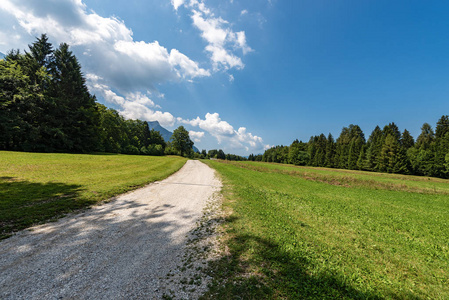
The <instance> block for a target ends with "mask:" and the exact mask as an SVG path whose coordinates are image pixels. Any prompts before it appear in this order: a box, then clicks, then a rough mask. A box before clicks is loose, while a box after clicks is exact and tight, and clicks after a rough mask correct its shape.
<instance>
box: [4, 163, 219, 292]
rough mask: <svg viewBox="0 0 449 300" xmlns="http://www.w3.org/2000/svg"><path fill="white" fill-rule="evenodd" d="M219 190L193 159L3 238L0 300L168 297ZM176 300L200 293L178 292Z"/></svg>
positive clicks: (210, 172)
mask: <svg viewBox="0 0 449 300" xmlns="http://www.w3.org/2000/svg"><path fill="white" fill-rule="evenodd" d="M220 188H221V183H220V181H219V179H217V178H216V177H215V173H214V171H213V170H212V169H211V168H209V167H208V166H206V165H205V164H203V163H201V162H199V161H194V160H190V161H187V163H186V164H185V166H184V167H183V168H182V169H181V170H179V171H178V172H177V173H175V174H174V175H172V176H170V177H169V178H167V179H165V180H163V181H161V182H156V183H153V184H150V185H148V186H146V187H144V188H141V189H138V190H135V191H133V192H129V193H126V194H123V195H120V196H118V197H116V198H115V199H113V200H112V201H111V202H108V203H106V204H103V205H99V206H96V207H94V208H92V209H89V210H87V211H85V212H83V213H80V214H77V215H70V216H67V217H65V218H62V219H60V220H59V221H57V222H54V223H49V224H44V225H41V226H36V227H34V228H32V229H30V230H25V231H22V232H20V233H18V234H16V235H14V236H13V237H11V238H9V239H6V240H4V241H1V242H0V299H160V298H163V295H164V294H165V295H169V294H166V293H167V291H168V290H169V288H170V289H172V288H176V286H177V285H176V284H174V285H173V284H171V285H170V282H171V281H173V278H174V277H170V276H173V274H174V273H176V272H181V271H179V268H178V269H177V267H178V266H179V265H181V263H182V260H183V256H184V257H185V253H186V245H187V240H188V236H189V232H191V231H192V230H193V229H195V228H196V226H197V222H198V220H200V218H201V217H202V214H203V209H204V207H205V206H206V205H207V203H210V201H214V200H213V199H214V197H216V196H214V195H215V194H216V192H217V191H219V190H220ZM211 199H212V200H211ZM167 274H169V275H168V276H167ZM181 277H182V276H177V277H176V278H181ZM170 278H171V281H170ZM203 284H204V282H203ZM178 287H179V286H178ZM197 292H198V291H197ZM171 296H175V298H192V297H193V298H194V297H196V296H197V294H195V293H193V294H188V293H187V292H181V291H173V290H172V294H171Z"/></svg>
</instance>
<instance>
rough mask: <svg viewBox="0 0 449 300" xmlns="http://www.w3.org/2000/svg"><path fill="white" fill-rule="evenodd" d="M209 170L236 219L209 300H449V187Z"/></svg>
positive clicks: (270, 168)
mask: <svg viewBox="0 0 449 300" xmlns="http://www.w3.org/2000/svg"><path fill="white" fill-rule="evenodd" d="M207 163H208V164H209V165H211V166H212V167H214V168H215V169H216V170H217V171H218V172H219V173H220V174H221V176H222V177H223V180H224V183H225V188H224V195H225V207H226V208H227V209H229V210H231V211H232V214H231V215H230V216H229V217H228V218H227V220H226V222H225V225H224V226H225V228H226V232H227V235H226V237H225V238H226V245H227V246H228V248H229V253H230V254H229V255H227V256H226V257H224V258H223V259H222V260H220V261H218V262H216V264H215V266H213V268H214V272H215V274H216V276H215V281H214V284H213V286H212V288H211V290H210V291H209V293H208V294H207V295H206V296H205V298H206V299H210V298H219V299H235V298H236V297H239V298H240V299H256V298H257V299H266V298H268V299H269V298H274V299H335V298H337V299H385V298H387V299H449V230H448V224H449V221H448V220H449V219H448V216H449V195H448V192H449V181H447V180H441V179H429V178H423V177H408V176H399V175H388V174H376V173H368V172H357V171H349V172H348V171H342V170H332V169H318V168H301V167H293V166H285V165H275V164H264V163H249V162H245V163H237V162H233V163H226V162H220V161H210V162H207Z"/></svg>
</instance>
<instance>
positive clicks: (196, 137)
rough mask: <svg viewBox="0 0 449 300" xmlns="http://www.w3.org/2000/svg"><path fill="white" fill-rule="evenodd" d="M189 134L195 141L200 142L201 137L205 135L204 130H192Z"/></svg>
mask: <svg viewBox="0 0 449 300" xmlns="http://www.w3.org/2000/svg"><path fill="white" fill-rule="evenodd" d="M189 136H190V137H191V138H192V140H193V141H194V142H195V143H199V142H201V139H202V138H203V137H204V132H203V131H193V130H190V131H189Z"/></svg>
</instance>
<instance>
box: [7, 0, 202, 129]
mask: <svg viewBox="0 0 449 300" xmlns="http://www.w3.org/2000/svg"><path fill="white" fill-rule="evenodd" d="M182 2H183V1H179V0H174V1H173V5H174V6H175V7H177V6H176V5H178V6H179V5H181V4H182ZM0 25H1V26H0V37H8V39H7V40H8V41H10V42H9V43H8V46H9V49H11V48H22V49H23V48H25V46H26V44H27V43H28V42H29V40H30V37H34V36H39V35H40V34H41V33H44V32H45V33H47V35H48V36H49V38H50V40H51V41H53V42H54V43H55V44H56V45H57V44H59V43H60V42H66V43H68V44H69V45H71V47H72V50H73V51H74V52H75V53H77V57H78V58H79V59H80V61H81V63H82V65H83V69H84V70H87V73H89V74H90V76H88V77H87V80H88V85H89V88H91V91H92V92H96V93H99V94H100V95H102V96H104V98H105V100H106V101H109V102H111V103H114V104H116V105H118V106H119V107H121V109H122V110H121V111H122V112H123V113H124V115H125V116H133V117H136V116H140V117H142V118H143V117H145V119H148V118H150V117H151V118H158V119H157V120H159V121H161V123H165V124H173V121H172V120H170V119H173V116H171V115H170V114H169V113H164V112H158V111H153V109H151V108H152V107H154V103H153V102H152V101H151V100H150V101H142V99H144V98H142V97H140V98H138V99H136V98H135V97H134V96H135V95H134V96H133V93H136V91H144V90H148V89H150V90H151V89H152V90H155V85H157V84H159V83H163V82H167V81H178V80H188V81H191V80H192V79H194V78H197V77H205V76H210V72H209V71H208V70H206V69H203V68H201V67H200V66H199V64H198V63H197V62H195V61H193V60H191V59H190V58H189V57H187V56H186V55H185V54H183V53H181V52H180V51H179V50H177V49H171V50H170V51H169V50H168V49H166V48H165V47H163V46H161V45H160V44H159V42H158V41H153V42H145V41H135V40H134V39H133V32H132V30H131V29H129V28H128V27H127V26H126V25H125V23H124V22H123V21H121V20H120V19H118V18H116V17H107V18H106V17H102V16H100V15H98V14H96V13H95V12H93V11H89V10H88V9H87V7H86V5H85V4H84V3H83V2H82V1H81V0H58V1H54V0H39V1H34V0H20V1H19V0H2V4H1V5H0ZM1 40H3V41H4V40H6V39H3V38H2V39H1ZM0 46H1V44H0ZM80 54H81V55H80ZM109 87H113V88H109ZM113 90H114V91H115V92H113ZM133 97H134V98H133ZM137 100H139V101H137ZM139 108H140V109H141V111H140V112H138V109H139ZM173 120H174V119H173Z"/></svg>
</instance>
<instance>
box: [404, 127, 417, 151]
mask: <svg viewBox="0 0 449 300" xmlns="http://www.w3.org/2000/svg"><path fill="white" fill-rule="evenodd" d="M401 145H402V147H404V149H405V150H408V149H409V148H411V147H413V146H414V145H415V140H414V139H413V137H412V135H411V134H410V132H409V131H408V130H407V129H404V132H403V133H402V135H401Z"/></svg>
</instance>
